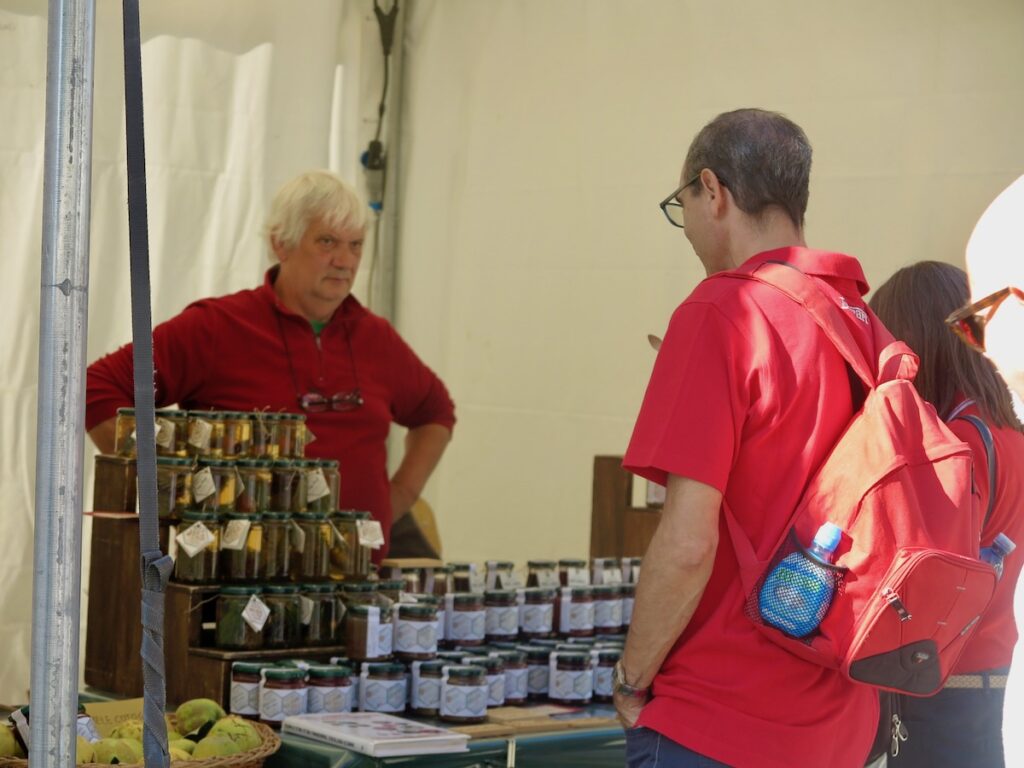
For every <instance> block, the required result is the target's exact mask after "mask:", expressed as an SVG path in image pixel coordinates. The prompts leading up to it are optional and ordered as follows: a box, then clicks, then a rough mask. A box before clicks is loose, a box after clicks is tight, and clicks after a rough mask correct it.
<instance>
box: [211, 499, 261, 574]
mask: <svg viewBox="0 0 1024 768" xmlns="http://www.w3.org/2000/svg"><path fill="white" fill-rule="evenodd" d="M219 567H220V575H221V578H222V579H223V580H224V581H260V580H262V579H263V578H264V570H263V516H262V515H243V514H239V513H238V512H230V513H228V514H227V515H225V516H224V517H223V518H222V527H221V536H220V566H219Z"/></svg>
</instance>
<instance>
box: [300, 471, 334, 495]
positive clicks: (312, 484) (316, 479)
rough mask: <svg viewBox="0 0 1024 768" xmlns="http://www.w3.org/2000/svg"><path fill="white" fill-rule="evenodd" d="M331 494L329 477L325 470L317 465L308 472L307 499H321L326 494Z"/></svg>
mask: <svg viewBox="0 0 1024 768" xmlns="http://www.w3.org/2000/svg"><path fill="white" fill-rule="evenodd" d="M330 495H331V489H330V486H328V485H327V478H325V477H324V471H323V470H322V469H320V467H317V468H316V469H311V470H309V472H307V473H306V499H307V501H319V500H320V499H322V498H324V497H325V496H330Z"/></svg>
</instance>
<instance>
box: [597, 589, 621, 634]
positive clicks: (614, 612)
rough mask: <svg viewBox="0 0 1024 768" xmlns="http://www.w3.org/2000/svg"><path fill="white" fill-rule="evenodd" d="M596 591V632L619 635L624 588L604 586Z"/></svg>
mask: <svg viewBox="0 0 1024 768" xmlns="http://www.w3.org/2000/svg"><path fill="white" fill-rule="evenodd" d="M593 590H594V632H600V633H602V634H606V635H618V634H621V633H622V632H623V629H622V588H621V587H620V586H618V585H615V584H602V585H600V586H596V587H593Z"/></svg>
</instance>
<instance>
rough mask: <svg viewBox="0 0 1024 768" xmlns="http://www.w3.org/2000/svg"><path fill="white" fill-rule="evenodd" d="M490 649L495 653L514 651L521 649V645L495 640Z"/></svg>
mask: <svg viewBox="0 0 1024 768" xmlns="http://www.w3.org/2000/svg"><path fill="white" fill-rule="evenodd" d="M490 647H491V649H492V650H494V651H514V650H516V649H517V648H518V647H519V643H514V642H512V641H510V640H493V641H491V643H490Z"/></svg>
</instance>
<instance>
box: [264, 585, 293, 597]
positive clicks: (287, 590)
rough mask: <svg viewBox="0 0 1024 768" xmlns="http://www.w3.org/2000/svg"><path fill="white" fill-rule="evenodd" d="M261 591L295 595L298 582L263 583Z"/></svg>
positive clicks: (271, 593) (269, 593)
mask: <svg viewBox="0 0 1024 768" xmlns="http://www.w3.org/2000/svg"><path fill="white" fill-rule="evenodd" d="M263 591H264V592H265V593H267V594H268V595H297V594H298V593H299V585H298V584H264V585H263Z"/></svg>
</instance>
